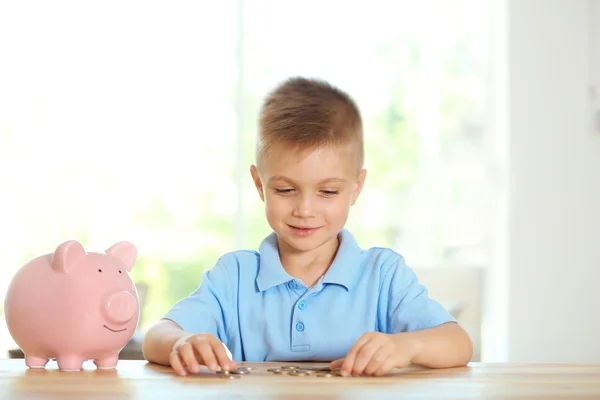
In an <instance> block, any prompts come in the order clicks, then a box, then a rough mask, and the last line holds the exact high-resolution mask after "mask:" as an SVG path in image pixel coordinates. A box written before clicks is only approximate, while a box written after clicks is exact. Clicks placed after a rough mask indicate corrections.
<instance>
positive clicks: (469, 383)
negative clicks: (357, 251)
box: [0, 360, 600, 400]
mask: <svg viewBox="0 0 600 400" xmlns="http://www.w3.org/2000/svg"><path fill="white" fill-rule="evenodd" d="M286 364H287V365H290V363H241V364H240V365H245V366H250V367H252V368H253V370H252V373H251V374H250V375H245V376H242V377H241V378H240V379H235V380H226V379H222V378H219V377H218V376H217V375H216V374H214V373H210V372H208V370H206V371H204V372H201V373H200V374H199V375H195V376H187V377H178V376H176V375H175V374H174V373H173V371H172V370H171V369H170V368H167V367H162V366H158V365H154V364H149V363H147V362H145V361H130V360H123V361H119V365H118V366H117V369H116V370H108V371H103V370H96V369H95V367H94V365H93V364H91V363H86V364H85V365H84V370H83V371H80V372H60V371H59V370H58V369H57V366H56V363H54V362H51V363H49V364H48V365H47V368H46V369H45V370H35V369H28V368H27V367H26V366H25V364H24V362H23V360H0V399H11V400H21V399H86V400H87V399H105V398H107V399H108V398H110V399H150V398H152V399H154V398H156V399H167V400H171V399H184V398H190V399H191V398H194V399H200V398H260V399H276V398H277V399H299V398H306V397H310V398H313V399H319V398H321V399H333V398H335V399H344V398H361V399H381V398H396V399H450V398H451V399H464V398H487V399H489V398H496V399H500V398H502V399H569V400H575V399H600V364H480V363H473V364H470V365H469V366H467V367H464V368H452V369H445V370H430V369H423V368H417V367H410V368H406V369H403V370H397V371H394V373H392V374H390V375H389V376H385V377H381V378H368V377H356V378H352V377H351V378H342V377H336V378H317V377H315V376H307V377H293V376H285V375H273V374H272V373H270V372H268V371H267V368H272V367H277V366H282V365H286ZM291 365H298V364H297V363H291ZM306 365H310V366H323V365H324V364H312V363H311V364H306Z"/></svg>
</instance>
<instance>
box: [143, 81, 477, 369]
mask: <svg viewBox="0 0 600 400" xmlns="http://www.w3.org/2000/svg"><path fill="white" fill-rule="evenodd" d="M250 172H251V175H252V179H253V181H254V184H255V186H256V189H257V191H258V194H259V196H260V198H261V199H262V200H263V202H264V204H265V211H266V217H267V220H268V222H269V225H270V226H271V228H272V229H273V233H272V234H270V235H269V236H267V237H266V238H265V239H264V241H263V242H262V243H261V245H260V248H259V252H254V251H235V252H231V253H228V254H225V255H223V256H222V257H221V258H220V259H219V260H218V262H217V263H216V265H215V266H214V267H213V268H212V269H210V270H209V271H207V272H206V273H205V274H204V275H203V279H202V283H201V284H200V286H199V287H198V289H197V290H195V291H194V293H192V294H191V295H190V296H189V297H187V298H184V299H182V300H180V301H179V302H178V303H177V304H175V305H174V306H173V308H172V309H171V310H170V311H169V312H168V313H167V314H166V315H165V317H164V318H163V319H162V320H161V321H159V322H158V323H157V324H156V325H154V326H153V327H152V328H151V329H150V330H149V331H148V333H147V334H146V337H145V339H144V345H143V352H144V357H145V358H146V359H147V360H148V361H151V362H155V363H159V364H164V365H171V366H172V368H173V369H174V370H175V371H176V372H177V373H178V374H179V375H186V374H188V373H195V372H198V371H199V369H200V365H205V366H207V367H208V368H209V369H210V370H211V371H215V370H217V368H219V367H220V368H222V369H223V370H230V369H234V368H236V363H235V361H309V360H310V361H331V364H330V366H331V368H340V369H341V371H340V372H341V374H342V375H343V376H348V375H350V374H352V375H376V376H381V375H383V374H385V373H387V372H389V371H390V370H391V369H392V368H394V367H398V368H401V367H404V366H406V365H408V364H410V363H414V364H419V365H423V366H427V367H431V368H445V367H454V366H464V365H466V364H467V363H468V362H469V361H470V359H471V354H472V344H471V340H470V338H469V336H468V335H467V333H466V332H465V331H464V330H463V329H462V328H461V327H460V326H459V325H458V323H457V322H456V321H455V319H454V318H453V317H452V316H450V315H449V314H448V313H447V312H446V310H445V309H444V308H443V307H442V306H441V305H440V304H439V303H437V302H436V301H434V300H432V299H430V298H429V297H428V293H427V290H426V289H425V288H424V287H423V286H421V285H420V284H419V282H418V280H417V277H416V276H415V274H414V273H413V271H412V270H411V269H410V268H409V267H407V266H406V265H405V263H404V259H403V258H402V256H401V255H399V254H397V253H396V252H394V251H392V250H390V249H385V248H371V249H368V250H362V249H361V248H360V247H359V246H358V244H357V243H356V242H355V240H354V238H353V236H352V234H351V233H350V232H348V231H347V230H346V229H345V228H344V225H345V223H346V220H347V218H348V213H349V209H350V207H351V206H352V205H354V204H355V202H356V200H357V198H358V196H359V194H360V192H361V190H362V187H363V184H364V181H365V175H366V171H365V170H364V169H363V132H362V122H361V117H360V114H359V111H358V108H357V107H356V105H355V103H354V102H353V100H352V99H351V98H350V97H349V96H348V95H347V94H346V93H344V92H342V91H341V90H339V89H337V88H334V87H332V86H331V85H329V84H327V83H325V82H322V81H317V80H311V79H304V78H294V79H290V80H288V81H286V82H284V83H282V84H281V85H280V86H279V87H277V88H276V89H275V90H274V91H273V92H272V93H271V94H270V95H269V96H268V97H267V98H266V100H265V102H264V104H263V107H262V110H261V115H260V127H259V138H258V143H257V148H256V165H253V166H251V168H250ZM224 345H226V346H224ZM228 350H230V351H231V353H230V354H232V357H231V358H230V357H229V355H228Z"/></svg>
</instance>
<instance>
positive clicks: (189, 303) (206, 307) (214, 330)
mask: <svg viewBox="0 0 600 400" xmlns="http://www.w3.org/2000/svg"><path fill="white" fill-rule="evenodd" d="M231 282H232V281H231V277H230V275H229V271H227V269H226V268H225V265H224V264H223V262H222V260H219V261H218V262H217V264H216V265H215V266H214V267H213V268H212V269H210V270H208V271H206V272H205V273H204V274H203V275H202V282H201V283H200V285H199V286H198V288H197V289H196V290H194V292H193V293H192V294H190V295H189V296H188V297H185V298H183V299H181V300H179V301H178V302H177V303H176V304H175V305H174V306H173V307H172V308H171V309H170V310H169V311H168V312H167V313H166V314H165V315H164V317H163V319H170V320H172V321H174V322H176V323H177V324H178V325H179V326H181V327H182V328H183V330H184V331H186V332H189V333H192V334H196V333H211V334H213V335H215V336H216V337H217V338H219V340H220V341H222V342H226V338H227V328H228V325H229V322H230V321H231V318H232V315H233V305H234V302H233V290H232V288H233V287H232V284H231Z"/></svg>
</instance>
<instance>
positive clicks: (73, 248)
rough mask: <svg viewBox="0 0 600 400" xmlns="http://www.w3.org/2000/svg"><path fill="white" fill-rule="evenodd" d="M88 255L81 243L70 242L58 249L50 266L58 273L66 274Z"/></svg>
mask: <svg viewBox="0 0 600 400" xmlns="http://www.w3.org/2000/svg"><path fill="white" fill-rule="evenodd" d="M86 254H87V253H86V252H85V249H84V248H83V246H82V245H81V243H79V242H78V241H76V240H68V241H66V242H64V243H63V244H61V245H60V246H58V247H57V248H56V250H55V251H54V254H53V255H52V262H51V264H50V265H51V266H52V269H53V270H55V271H56V272H61V273H63V274H66V273H68V272H69V271H70V270H71V268H73V266H74V265H75V263H76V262H77V261H78V260H80V259H82V258H83V257H85V256H86Z"/></svg>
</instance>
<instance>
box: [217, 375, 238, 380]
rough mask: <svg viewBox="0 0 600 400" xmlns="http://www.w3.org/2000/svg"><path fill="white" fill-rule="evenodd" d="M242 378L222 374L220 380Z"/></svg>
mask: <svg viewBox="0 0 600 400" xmlns="http://www.w3.org/2000/svg"><path fill="white" fill-rule="evenodd" d="M241 377H242V376H241V375H230V374H220V375H219V378H220V379H240V378H241Z"/></svg>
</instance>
